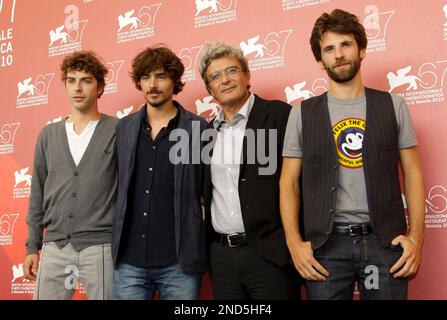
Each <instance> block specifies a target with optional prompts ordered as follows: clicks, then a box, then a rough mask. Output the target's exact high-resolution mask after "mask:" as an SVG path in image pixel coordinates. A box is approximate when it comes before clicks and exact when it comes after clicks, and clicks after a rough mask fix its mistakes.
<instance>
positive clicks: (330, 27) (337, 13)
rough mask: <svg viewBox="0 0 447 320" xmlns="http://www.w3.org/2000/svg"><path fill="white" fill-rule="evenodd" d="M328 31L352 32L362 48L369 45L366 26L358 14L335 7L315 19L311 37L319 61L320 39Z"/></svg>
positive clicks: (314, 52) (315, 55) (313, 50)
mask: <svg viewBox="0 0 447 320" xmlns="http://www.w3.org/2000/svg"><path fill="white" fill-rule="evenodd" d="M328 31H331V32H335V33H339V34H352V35H353V36H354V38H355V41H356V42H357V45H358V46H359V49H360V50H361V49H366V46H367V45H368V38H367V37H366V32H365V28H363V25H362V24H361V23H360V22H359V19H358V18H357V16H356V15H354V14H352V13H349V12H347V11H343V10H341V9H335V10H333V11H332V12H331V13H330V14H328V13H326V12H325V13H323V14H322V15H321V16H320V17H319V18H318V19H317V21H315V24H314V27H313V29H312V35H311V37H310V46H311V48H312V52H313V54H314V57H315V59H316V60H317V61H318V62H319V61H321V46H320V40H321V37H322V36H323V34H324V33H325V32H328Z"/></svg>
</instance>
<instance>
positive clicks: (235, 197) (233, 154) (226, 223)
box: [211, 93, 255, 234]
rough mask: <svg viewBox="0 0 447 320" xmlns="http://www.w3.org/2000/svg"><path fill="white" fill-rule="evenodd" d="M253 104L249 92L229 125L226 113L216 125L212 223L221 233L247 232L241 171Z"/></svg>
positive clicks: (213, 157) (212, 164)
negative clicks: (245, 137) (241, 197)
mask: <svg viewBox="0 0 447 320" xmlns="http://www.w3.org/2000/svg"><path fill="white" fill-rule="evenodd" d="M254 101H255V97H254V95H253V94H251V93H250V96H249V98H248V99H247V101H246V102H245V104H244V105H243V106H242V108H241V109H240V110H239V112H238V113H237V114H236V115H235V116H234V117H233V120H232V121H231V122H230V123H228V122H226V121H225V119H224V118H225V116H224V112H223V110H220V112H219V114H218V115H217V117H216V119H215V120H214V122H213V125H214V128H216V129H217V130H218V133H217V137H216V143H215V145H214V148H213V156H212V158H211V182H212V185H213V191H212V199H211V222H212V225H213V228H214V230H215V231H216V232H218V233H222V234H231V233H235V232H245V229H244V223H243V221H242V211H241V203H240V199H239V192H238V185H239V169H240V164H241V160H242V157H241V156H242V146H243V141H244V134H245V127H246V125H247V120H248V116H249V114H250V111H251V109H252V108H253V103H254Z"/></svg>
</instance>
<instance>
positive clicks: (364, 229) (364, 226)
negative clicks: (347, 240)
mask: <svg viewBox="0 0 447 320" xmlns="http://www.w3.org/2000/svg"><path fill="white" fill-rule="evenodd" d="M367 226H368V225H366V224H362V226H361V227H362V233H363V235H364V236H366V235H367V234H368V229H367V228H366V227H367Z"/></svg>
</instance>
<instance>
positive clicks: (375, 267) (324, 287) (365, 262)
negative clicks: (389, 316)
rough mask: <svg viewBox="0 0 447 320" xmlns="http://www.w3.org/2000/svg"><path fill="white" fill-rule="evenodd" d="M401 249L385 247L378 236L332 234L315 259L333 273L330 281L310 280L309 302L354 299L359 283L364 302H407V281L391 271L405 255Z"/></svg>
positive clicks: (328, 279) (315, 254)
mask: <svg viewBox="0 0 447 320" xmlns="http://www.w3.org/2000/svg"><path fill="white" fill-rule="evenodd" d="M402 252H403V249H402V248H401V247H400V246H397V247H393V246H391V245H390V246H389V247H387V248H384V247H383V246H382V245H381V243H380V242H379V240H378V239H377V237H376V236H375V235H374V234H369V235H366V236H355V237H351V236H350V235H346V234H337V233H332V235H331V236H330V238H329V240H328V241H327V242H326V243H325V244H324V245H323V246H322V247H320V248H318V249H316V250H314V257H315V259H316V260H317V261H318V262H319V263H320V264H321V265H322V266H323V267H324V268H325V269H326V270H327V271H328V272H329V274H330V275H329V277H327V278H326V281H323V282H318V281H306V285H307V295H308V299H311V300H332V299H335V300H350V299H352V298H353V292H354V283H355V281H356V280H358V287H359V291H360V299H365V300H403V299H407V289H408V280H407V278H393V275H392V274H391V273H390V269H391V267H392V266H393V264H394V263H395V262H396V261H397V260H398V259H399V258H400V256H401V255H402Z"/></svg>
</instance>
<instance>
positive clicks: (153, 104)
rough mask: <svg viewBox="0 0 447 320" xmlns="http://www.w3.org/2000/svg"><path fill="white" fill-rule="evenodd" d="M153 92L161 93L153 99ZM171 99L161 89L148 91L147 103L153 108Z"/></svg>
mask: <svg viewBox="0 0 447 320" xmlns="http://www.w3.org/2000/svg"><path fill="white" fill-rule="evenodd" d="M151 93H157V94H159V96H158V97H157V98H156V99H151V97H150V96H149V94H151ZM168 100H169V98H167V97H166V96H165V95H164V93H163V92H161V91H157V90H150V91H148V92H147V97H146V101H147V104H148V105H149V106H151V107H153V108H159V107H161V106H162V105H164V104H165V103H166V102H167V101H168Z"/></svg>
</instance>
